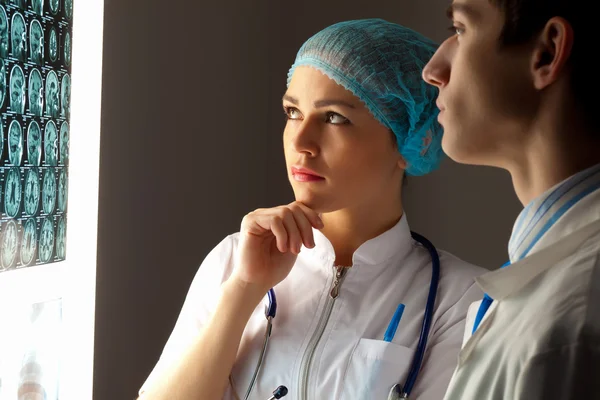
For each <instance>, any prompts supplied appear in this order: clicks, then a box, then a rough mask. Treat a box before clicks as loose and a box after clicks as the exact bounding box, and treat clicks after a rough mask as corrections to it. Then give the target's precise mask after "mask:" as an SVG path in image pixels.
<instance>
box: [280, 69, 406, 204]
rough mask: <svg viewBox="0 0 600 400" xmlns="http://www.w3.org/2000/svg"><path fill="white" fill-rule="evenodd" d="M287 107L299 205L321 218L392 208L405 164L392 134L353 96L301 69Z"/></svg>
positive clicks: (289, 155)
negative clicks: (343, 212)
mask: <svg viewBox="0 0 600 400" xmlns="http://www.w3.org/2000/svg"><path fill="white" fill-rule="evenodd" d="M283 107H284V111H285V114H286V118H287V123H286V126H285V130H284V134H283V142H284V151H285V159H286V164H287V169H288V177H289V179H290V182H291V184H292V188H293V190H294V194H295V197H296V200H298V201H300V202H303V203H304V204H306V205H307V206H309V207H311V208H312V209H314V210H315V211H317V212H319V213H326V212H333V211H337V210H341V209H370V207H376V206H377V205H380V204H389V202H390V196H394V199H397V200H398V201H399V199H400V189H401V183H402V175H403V172H404V170H403V167H404V166H405V163H404V161H403V159H402V156H401V155H400V153H399V152H398V150H397V147H396V144H395V142H394V139H393V136H392V133H391V132H390V130H389V129H388V128H386V127H385V126H383V125H382V124H380V123H379V122H378V121H377V120H376V119H375V118H374V117H373V115H372V114H371V113H370V112H369V110H368V109H367V108H366V107H365V105H364V104H363V103H362V102H361V101H360V100H359V99H358V98H357V97H355V96H354V95H353V94H352V93H351V92H350V91H348V90H346V89H345V88H344V87H342V86H340V85H338V84H337V83H335V82H334V81H333V80H331V79H329V78H328V77H327V76H326V75H323V74H322V73H321V72H319V71H318V70H316V69H314V68H311V67H298V68H296V70H295V71H294V74H293V76H292V80H291V82H290V85H289V88H288V90H287V92H286V94H285V96H284V98H283ZM296 168H300V169H302V168H307V169H309V170H311V171H312V172H313V173H314V174H317V175H318V176H319V177H318V178H315V177H311V176H310V175H305V174H302V171H300V173H298V171H297V170H296ZM393 201H395V200H393Z"/></svg>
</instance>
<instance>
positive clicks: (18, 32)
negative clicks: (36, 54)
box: [10, 13, 27, 62]
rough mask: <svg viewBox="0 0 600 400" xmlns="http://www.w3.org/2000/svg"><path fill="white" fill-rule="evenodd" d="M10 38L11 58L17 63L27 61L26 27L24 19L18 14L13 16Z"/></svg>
mask: <svg viewBox="0 0 600 400" xmlns="http://www.w3.org/2000/svg"><path fill="white" fill-rule="evenodd" d="M10 36H11V44H12V54H13V57H15V58H17V59H18V60H19V61H23V62H25V61H27V27H26V26H25V18H23V15H21V14H20V13H15V14H13V17H12V26H11V29H10Z"/></svg>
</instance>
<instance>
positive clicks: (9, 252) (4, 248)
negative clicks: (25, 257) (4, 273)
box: [0, 220, 19, 270]
mask: <svg viewBox="0 0 600 400" xmlns="http://www.w3.org/2000/svg"><path fill="white" fill-rule="evenodd" d="M1 238H2V239H0V240H1V242H0V253H1V254H2V256H0V263H1V264H2V269H4V270H7V269H9V268H11V267H12V266H13V265H14V264H15V261H16V259H17V253H18V251H19V249H18V246H19V229H18V227H17V223H16V222H15V221H14V220H10V221H8V222H7V223H6V224H5V225H4V229H3V230H2V234H1Z"/></svg>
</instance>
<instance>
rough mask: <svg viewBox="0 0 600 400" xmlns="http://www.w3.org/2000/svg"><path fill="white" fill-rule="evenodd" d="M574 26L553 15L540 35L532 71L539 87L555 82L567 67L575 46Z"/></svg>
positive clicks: (535, 83) (534, 80) (533, 57)
mask: <svg viewBox="0 0 600 400" xmlns="http://www.w3.org/2000/svg"><path fill="white" fill-rule="evenodd" d="M573 40H574V35H573V27H572V26H571V24H570V23H569V22H568V21H567V20H566V19H564V18H562V17H553V18H550V19H549V20H548V22H547V23H546V26H545V27H544V29H543V30H542V32H541V33H540V35H539V36H538V38H537V40H536V43H535V46H534V49H533V56H532V64H531V72H532V75H533V83H534V85H535V87H536V88H537V89H544V88H545V87H547V86H549V85H551V84H552V83H554V82H555V81H556V80H557V79H558V78H559V77H560V75H561V73H563V71H564V70H565V68H566V65H567V62H568V61H569V57H570V56H571V50H572V48H573Z"/></svg>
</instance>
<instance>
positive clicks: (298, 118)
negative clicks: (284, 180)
mask: <svg viewBox="0 0 600 400" xmlns="http://www.w3.org/2000/svg"><path fill="white" fill-rule="evenodd" d="M434 51H435V46H434V44H433V43H432V42H431V41H429V40H427V39H426V38H424V37H422V36H420V35H418V34H417V33H415V32H413V31H411V30H409V29H406V28H404V27H402V26H399V25H396V24H392V23H389V22H386V21H383V20H380V19H369V20H359V21H347V22H342V23H338V24H335V25H332V26H330V27H328V28H326V29H325V30H323V31H321V32H319V33H318V34H316V35H315V36H313V37H312V38H310V39H309V40H308V41H307V42H306V43H305V44H304V45H303V46H302V48H301V49H300V51H299V53H298V55H297V58H296V62H295V63H294V65H293V66H292V68H291V70H290V72H289V75H288V89H287V92H286V93H285V95H284V97H283V107H284V111H285V115H286V118H287V124H286V127H285V131H284V134H283V142H284V151H285V158H286V164H287V168H288V172H289V179H290V182H291V185H292V187H293V190H294V194H295V197H296V201H295V202H293V203H291V204H288V205H285V206H281V207H275V208H270V209H260V210H256V211H254V212H252V213H250V214H248V215H247V216H246V217H245V218H244V219H243V221H242V224H241V231H240V232H239V233H236V234H234V235H231V236H229V237H227V238H225V239H224V240H223V241H222V242H221V243H220V244H219V245H218V246H217V247H216V248H215V249H214V250H213V251H212V252H211V253H210V254H209V255H208V256H207V258H206V259H205V261H204V263H203V264H202V266H201V268H200V270H199V272H198V274H197V276H196V278H195V280H194V282H193V283H192V286H191V288H190V291H189V293H188V297H187V299H186V303H185V305H184V307H183V310H182V312H181V315H180V317H179V320H178V322H177V324H176V327H175V329H174V331H173V333H172V335H171V337H170V339H169V341H168V343H167V345H166V347H165V349H164V351H163V355H162V356H161V359H160V361H159V363H158V365H157V366H156V367H155V369H154V371H153V373H152V374H151V376H150V377H149V378H148V379H147V381H146V383H145V385H144V386H143V388H142V389H141V391H140V393H141V396H142V398H143V399H192V398H194V399H220V398H226V399H236V398H245V397H246V392H247V389H248V388H249V387H251V386H253V388H252V390H251V391H250V393H249V397H248V398H251V399H259V400H263V399H267V398H269V397H270V396H271V394H272V392H273V390H274V389H276V388H277V387H278V386H279V385H285V386H286V387H287V388H288V389H289V394H290V398H292V399H298V400H305V399H385V398H387V396H388V393H389V392H390V389H391V388H392V386H394V384H396V383H401V384H402V383H404V381H405V379H406V378H407V374H408V371H409V368H410V365H411V363H412V361H413V356H414V355H415V350H416V348H417V344H418V342H419V334H420V331H421V325H422V322H423V319H424V310H425V307H426V303H427V297H428V293H429V288H430V283H431V279H432V257H431V254H430V253H429V252H428V251H427V250H426V249H425V248H424V247H423V246H421V245H418V244H417V242H416V241H415V240H413V239H412V238H411V232H410V229H409V227H408V222H407V218H406V216H405V214H404V211H403V208H402V202H401V190H402V182H403V175H404V173H405V172H406V173H407V174H409V175H423V174H426V173H428V172H430V171H432V170H434V169H435V168H436V167H437V166H438V164H439V161H440V158H441V157H442V153H441V150H440V139H441V138H440V136H441V131H440V127H439V125H438V124H437V122H436V117H437V113H436V106H435V99H436V91H435V90H431V88H429V87H427V86H426V85H425V84H424V83H422V81H421V70H422V67H423V66H424V65H425V63H426V62H427V61H428V59H429V58H430V57H431V55H432V54H433V52H434ZM440 259H441V280H440V283H439V290H438V293H437V299H436V302H435V307H434V309H433V311H434V312H433V319H432V321H433V325H432V327H431V329H430V331H429V334H428V338H429V343H428V346H427V349H426V353H425V355H424V359H423V368H422V369H421V372H420V374H419V375H418V379H417V382H416V385H415V386H414V390H413V391H412V395H411V398H415V399H420V400H434V399H436V400H437V399H441V398H442V397H443V394H444V392H445V389H446V386H447V384H448V382H449V380H450V377H451V374H452V371H453V370H454V366H455V363H456V357H457V354H458V351H459V348H460V345H461V342H462V335H463V327H464V319H465V315H466V312H467V307H468V305H469V304H470V303H471V302H473V301H475V300H478V299H479V298H480V297H481V292H480V291H479V290H478V289H477V288H476V287H475V286H474V280H473V277H474V276H476V275H479V274H480V273H481V272H482V270H481V269H480V268H479V267H475V266H472V265H469V264H467V263H465V262H463V261H461V260H459V259H457V258H455V257H453V256H451V255H450V254H448V253H444V252H440ZM270 288H274V290H275V292H276V293H277V304H278V308H277V315H276V318H275V319H274V320H273V328H272V329H273V331H272V332H273V336H272V338H271V340H270V342H269V348H268V350H267V352H266V354H265V358H264V362H263V366H262V369H261V370H260V373H259V374H258V377H257V379H256V381H255V383H254V385H252V384H251V383H252V380H253V374H254V371H255V368H256V366H257V363H258V361H259V359H260V354H261V350H262V347H263V339H264V332H265V323H266V321H265V311H264V304H266V303H267V301H266V300H265V295H266V294H267V292H268V291H269V289H270ZM402 305H404V306H405V310H404V313H403V315H402V318H401V319H400V318H399V317H400V316H401V312H402V308H403V307H402ZM390 322H391V323H390ZM275 398H279V397H275Z"/></svg>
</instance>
